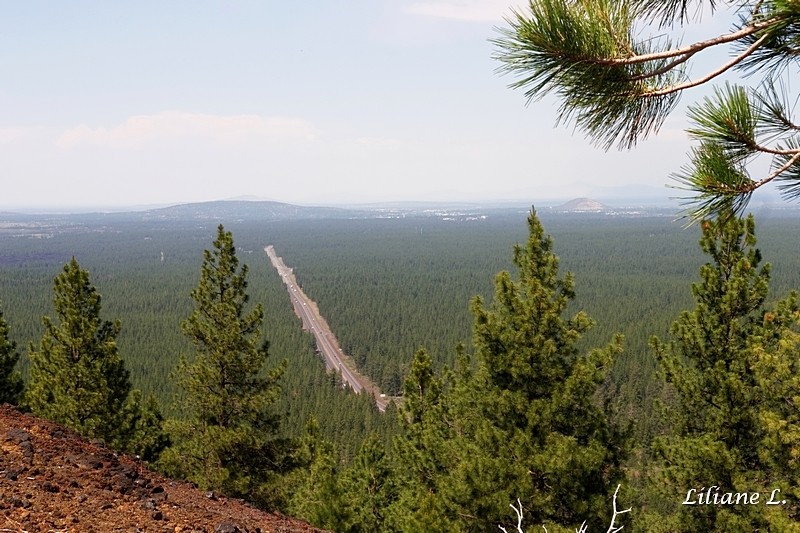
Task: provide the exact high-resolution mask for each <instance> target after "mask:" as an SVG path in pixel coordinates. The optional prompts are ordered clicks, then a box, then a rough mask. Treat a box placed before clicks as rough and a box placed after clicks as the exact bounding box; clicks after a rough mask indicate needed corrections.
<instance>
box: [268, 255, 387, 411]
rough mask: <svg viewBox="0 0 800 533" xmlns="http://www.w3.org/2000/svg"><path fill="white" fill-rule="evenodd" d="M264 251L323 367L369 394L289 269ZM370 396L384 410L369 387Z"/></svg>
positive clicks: (384, 402)
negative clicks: (279, 278)
mask: <svg viewBox="0 0 800 533" xmlns="http://www.w3.org/2000/svg"><path fill="white" fill-rule="evenodd" d="M264 251H265V252H266V253H267V256H268V257H269V260H270V261H271V262H272V266H274V267H275V269H276V270H277V271H278V274H279V275H280V276H281V279H282V280H283V283H284V284H285V285H286V289H287V290H288V291H289V297H290V298H291V301H292V305H293V306H294V310H295V313H296V314H297V316H299V317H300V320H302V322H303V328H304V329H306V330H310V331H311V332H312V333H313V334H314V338H315V339H316V340H317V348H318V349H319V352H320V353H321V354H322V357H323V359H324V360H325V366H326V367H327V369H328V370H329V371H334V372H339V373H340V374H341V376H342V380H343V381H344V382H345V383H346V384H347V385H349V386H350V388H352V389H353V390H354V391H355V392H357V393H362V392H369V391H368V390H367V387H366V384H365V380H364V378H362V377H361V376H359V375H358V373H356V372H353V371H351V370H350V369H349V368H348V367H347V365H345V364H344V362H343V360H342V359H343V357H344V353H343V352H342V350H341V349H340V348H339V347H338V342H336V341H335V339H336V337H334V335H333V332H331V330H330V329H329V328H328V327H327V325H326V324H325V323H323V322H322V321H321V319H320V318H319V317H318V316H317V313H316V311H315V310H314V309H315V306H314V303H313V302H312V301H311V299H309V297H308V296H306V294H305V293H304V292H303V290H302V289H301V288H300V287H299V286H298V285H297V280H296V279H295V277H294V274H293V273H292V269H291V268H289V267H288V266H286V264H285V263H284V262H283V259H281V258H280V257H279V256H278V255H277V254H276V253H275V248H274V247H273V246H272V245H271V244H270V245H269V246H267V247H266V248H264ZM372 389H373V391H374V392H373V396H374V397H375V404H376V405H377V406H378V409H380V410H381V411H385V410H386V406H387V405H388V404H389V401H390V400H389V399H388V398H386V397H385V396H383V395H382V394H381V393H380V391H379V390H377V388H375V387H372Z"/></svg>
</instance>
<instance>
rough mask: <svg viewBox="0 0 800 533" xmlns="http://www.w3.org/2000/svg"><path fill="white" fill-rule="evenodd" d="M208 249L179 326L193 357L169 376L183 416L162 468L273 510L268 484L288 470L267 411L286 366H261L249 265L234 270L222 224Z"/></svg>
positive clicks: (263, 355)
mask: <svg viewBox="0 0 800 533" xmlns="http://www.w3.org/2000/svg"><path fill="white" fill-rule="evenodd" d="M213 246H214V248H213V250H210V251H209V250H206V251H205V253H204V260H203V265H202V268H201V273H200V282H199V283H198V285H197V287H196V288H195V289H194V290H192V299H193V300H194V302H195V310H194V311H193V312H192V314H191V316H189V318H188V319H186V320H185V321H184V322H183V330H184V332H185V333H186V335H187V336H188V337H189V338H190V339H191V341H192V343H193V344H194V347H195V351H196V353H195V357H194V359H193V360H192V361H188V360H187V359H186V358H184V357H182V358H181V361H180V363H179V365H178V367H177V369H176V371H175V373H174V378H175V380H176V381H177V384H178V385H179V386H180V388H181V389H182V390H183V397H182V398H181V399H180V405H181V412H182V413H184V415H185V418H183V419H181V420H172V421H170V424H169V426H170V428H171V436H172V438H173V440H174V444H173V445H172V446H171V447H170V448H169V449H168V450H167V451H166V452H165V454H164V457H163V464H164V466H165V467H166V468H167V469H168V470H169V471H170V472H172V473H173V474H175V475H180V476H183V477H186V478H188V479H190V480H192V481H194V482H196V483H197V484H198V485H200V486H201V487H203V488H212V489H217V490H222V491H224V492H225V493H227V494H230V495H235V496H240V497H247V498H248V499H250V500H255V501H256V502H257V503H259V504H260V505H262V506H265V507H274V506H276V505H278V503H276V502H275V501H274V500H273V497H272V496H271V495H270V492H269V490H267V487H266V483H267V482H268V481H269V480H270V479H271V477H272V476H273V475H274V474H275V472H276V471H282V470H283V469H285V468H287V467H288V464H287V461H288V455H287V446H288V443H287V442H286V441H284V440H281V439H278V438H276V436H275V435H276V432H277V430H278V425H279V417H278V416H276V415H275V414H273V413H272V412H271V409H270V408H271V406H272V405H273V404H274V403H275V402H276V401H277V399H278V396H279V392H280V387H279V384H278V381H279V378H280V376H281V375H282V373H283V370H284V366H279V367H277V368H273V369H270V370H266V369H265V368H264V365H265V363H266V360H267V343H266V342H263V343H262V341H261V323H262V321H263V316H264V312H263V308H262V307H261V305H257V306H255V307H253V308H252V309H250V310H247V309H246V306H247V302H248V295H247V292H246V289H247V279H246V278H247V266H246V265H243V266H242V267H241V268H239V261H238V259H237V257H236V248H235V247H234V243H233V236H232V234H231V233H230V232H227V231H225V229H224V227H223V226H222V225H220V226H219V227H218V231H217V238H216V239H215V240H214V243H213Z"/></svg>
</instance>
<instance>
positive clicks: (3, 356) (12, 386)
mask: <svg viewBox="0 0 800 533" xmlns="http://www.w3.org/2000/svg"><path fill="white" fill-rule="evenodd" d="M18 360H19V352H17V343H15V342H14V341H12V340H11V339H10V338H9V327H8V322H6V320H5V318H4V317H3V310H2V309H0V403H10V404H16V403H17V402H18V401H19V398H20V394H22V377H21V376H20V375H19V372H17V371H16V370H14V367H15V366H16V364H17V361H18Z"/></svg>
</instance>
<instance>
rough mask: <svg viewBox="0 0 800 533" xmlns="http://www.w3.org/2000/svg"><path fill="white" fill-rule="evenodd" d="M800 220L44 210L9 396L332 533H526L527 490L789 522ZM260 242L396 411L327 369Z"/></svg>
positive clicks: (15, 240)
mask: <svg viewBox="0 0 800 533" xmlns="http://www.w3.org/2000/svg"><path fill="white" fill-rule="evenodd" d="M795 217H796V215H795V214H794V213H793V212H792V211H776V212H771V213H767V214H766V215H763V216H759V218H758V219H754V218H752V217H750V218H738V217H732V218H730V219H719V220H716V221H709V222H703V223H702V224H695V225H692V226H689V227H686V226H685V224H683V223H682V222H681V221H675V220H674V217H671V216H665V213H655V214H651V215H645V214H641V213H639V214H635V215H634V214H625V215H619V216H612V215H607V214H596V213H556V212H553V211H551V210H549V209H547V208H544V209H539V210H537V211H530V212H529V211H526V210H524V209H510V208H509V209H494V210H486V211H485V215H483V216H477V217H473V216H470V217H465V216H460V217H451V216H442V215H441V214H439V215H435V214H430V213H416V214H409V215H407V216H404V217H395V218H379V217H375V216H360V217H354V216H341V217H335V216H328V215H325V216H323V217H322V218H308V219H297V218H295V219H291V218H289V219H280V220H268V219H261V220H259V219H258V218H257V217H255V218H253V219H242V218H240V219H230V220H228V219H219V220H206V219H202V218H196V217H190V216H186V217H185V218H180V217H179V218H176V219H171V220H169V221H167V222H165V221H161V220H149V219H147V218H146V217H144V218H142V217H135V216H131V215H118V216H113V215H72V216H70V217H62V218H60V219H49V220H45V219H41V220H40V219H37V218H36V217H30V219H28V220H17V221H16V222H15V223H13V224H6V225H4V229H3V231H2V232H1V233H0V244H1V245H0V302H2V303H1V304H0V305H1V307H0V310H1V311H2V315H0V370H2V372H3V383H2V387H0V393H2V394H3V399H4V401H8V402H11V403H14V404H16V405H19V406H20V407H21V408H23V409H28V410H31V411H32V412H33V413H34V414H38V415H39V416H43V417H45V418H50V419H53V420H56V421H59V422H61V423H64V424H66V425H68V426H70V427H73V428H74V429H76V431H78V432H80V433H81V434H83V435H85V436H87V437H88V438H98V439H100V440H103V441H105V442H106V443H107V444H108V445H110V446H114V447H116V448H118V449H120V450H122V451H126V452H128V453H135V454H138V455H140V456H141V457H143V458H144V459H145V460H147V461H148V462H150V463H151V464H152V465H154V466H155V467H156V468H159V469H161V470H163V471H165V472H167V473H169V474H170V475H173V476H175V477H179V478H183V479H189V480H192V481H194V482H195V483H197V484H198V486H200V487H203V488H207V489H213V490H219V491H222V492H225V493H228V494H231V495H235V496H237V497H241V498H244V499H246V500H249V501H251V502H253V503H254V504H256V505H258V506H260V507H263V508H266V509H275V510H280V511H282V512H284V513H287V514H291V515H293V516H297V517H300V518H304V519H306V520H308V521H309V522H311V523H313V524H315V525H318V526H320V527H323V528H327V529H330V530H334V531H491V530H498V529H497V528H499V527H503V528H506V529H507V530H512V529H514V528H517V516H516V515H515V511H514V510H513V509H512V507H510V505H511V504H513V505H514V506H515V508H516V506H517V505H519V506H520V507H519V508H520V509H521V510H522V515H523V517H524V525H522V524H521V525H520V526H519V527H520V528H527V529H522V530H530V531H534V530H536V529H537V528H540V527H541V526H542V525H544V526H545V527H547V530H548V531H562V530H563V531H572V530H574V529H575V528H578V527H580V525H581V524H582V523H584V521H586V523H589V524H594V525H596V526H595V527H599V525H600V524H607V523H608V522H609V519H610V517H611V516H612V504H613V505H614V506H616V507H614V509H616V508H617V507H618V508H619V510H623V507H624V508H625V509H627V508H630V509H631V511H630V512H628V513H627V514H619V515H617V514H615V515H614V517H615V519H616V520H617V521H618V522H619V523H624V524H625V525H626V530H632V531H701V530H709V531H711V530H717V531H723V530H725V531H752V530H755V529H757V528H762V529H761V530H769V531H792V530H794V529H793V528H796V527H797V519H798V518H800V516H798V514H800V503H798V498H799V497H800V493H798V489H797V486H798V485H797V482H796V481H797V479H798V477H797V476H798V469H797V468H798V466H797V465H798V461H797V457H798V449H800V448H798V446H799V445H800V444H799V443H798V437H797V428H798V427H800V426H798V424H799V423H800V421H798V418H797V411H796V401H797V398H798V397H800V381H798V378H797V375H798V373H797V370H798V365H800V362H798V359H797V357H796V354H797V349H798V343H800V338H798V332H797V321H798V316H800V315H798V312H799V311H798V304H797V302H796V299H795V296H794V293H793V292H792V290H793V289H794V288H796V287H798V286H800V258H798V256H797V254H796V253H794V250H796V249H797V246H798V244H800V243H798V242H797V240H798V237H797V233H796V231H795V227H796V218H795ZM268 244H272V245H274V247H275V249H276V251H277V252H278V253H279V254H280V255H281V256H282V257H283V259H284V261H285V262H286V264H287V265H290V266H291V267H292V268H293V271H294V274H295V276H296V279H297V281H298V283H299V284H300V285H301V286H302V288H303V290H304V291H305V292H306V294H307V295H308V296H309V297H310V298H311V299H313V300H314V301H315V302H316V303H317V305H318V307H319V311H320V314H321V315H322V316H324V317H325V318H326V320H327V322H328V323H329V325H330V327H331V330H332V331H333V332H334V333H335V335H336V336H337V338H338V340H339V343H340V344H341V346H342V348H343V350H344V351H345V352H346V353H347V354H348V355H350V356H351V357H352V359H353V361H354V362H355V365H356V366H357V369H358V370H359V371H360V372H361V373H363V374H364V375H366V376H367V377H369V378H371V379H372V380H373V381H374V382H375V383H376V385H377V386H378V387H379V388H380V389H381V391H383V392H384V393H385V394H387V395H388V396H390V397H392V398H394V400H393V402H392V403H391V404H390V405H389V407H388V408H387V409H386V411H385V412H381V411H379V410H378V409H377V408H376V406H375V403H374V399H373V398H370V397H369V396H368V395H366V394H355V393H353V392H352V391H351V390H350V389H349V388H347V387H344V386H343V385H342V382H341V380H340V378H339V377H338V375H337V374H336V373H326V371H325V365H324V363H323V361H322V358H321V357H320V356H319V355H318V354H317V353H316V351H315V342H314V338H313V336H312V335H311V333H310V332H307V331H303V330H302V328H301V322H300V320H299V319H298V317H297V316H296V315H295V314H294V312H293V308H292V305H291V303H290V300H289V296H288V294H287V292H286V288H285V286H284V285H283V283H282V282H281V279H280V277H279V276H278V274H277V272H276V271H275V269H274V268H272V266H271V265H270V262H269V260H268V258H267V256H266V254H265V253H264V248H265V246H266V245H268ZM43 317H44V318H43ZM75 346H77V348H75ZM20 378H21V380H20ZM82 380H83V381H82ZM82 382H86V383H93V384H95V385H96V387H97V388H96V390H95V389H93V388H92V387H93V386H89V385H80V383H82ZM23 383H24V387H22V384H23ZM214 384H216V385H214ZM209 391H210V392H209ZM104 395H105V396H104ZM711 486H713V487H712V488H709V487H711ZM617 487H619V489H618V491H617V492H616V493H615V489H617ZM692 489H693V490H694V492H692ZM776 490H777V491H778V492H777V493H776V492H775V491H776ZM742 493H747V494H752V493H757V494H760V495H761V496H760V498H761V499H762V500H763V501H762V503H761V504H758V505H745V504H741V502H740V504H738V505H700V504H697V505H688V504H684V503H683V502H684V501H696V500H698V498H699V499H701V500H702V498H710V499H712V500H713V499H714V498H717V501H721V500H720V499H721V498H725V497H727V498H731V497H734V495H735V494H742ZM726 494H727V496H726ZM776 494H778V495H780V500H781V501H784V500H785V501H786V503H784V504H781V505H766V504H765V503H764V502H766V501H767V500H768V499H769V497H770V495H773V496H774V495H776ZM612 498H613V502H612ZM517 502H519V503H517ZM722 524H724V525H722ZM618 525H619V524H618ZM564 528H566V529H564Z"/></svg>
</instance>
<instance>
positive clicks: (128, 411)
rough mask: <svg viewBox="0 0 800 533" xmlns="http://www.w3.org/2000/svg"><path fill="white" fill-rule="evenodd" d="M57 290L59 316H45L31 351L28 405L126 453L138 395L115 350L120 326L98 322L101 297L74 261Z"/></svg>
mask: <svg viewBox="0 0 800 533" xmlns="http://www.w3.org/2000/svg"><path fill="white" fill-rule="evenodd" d="M54 292H55V298H54V301H53V303H54V307H55V312H56V317H57V318H56V320H55V321H53V320H51V319H50V318H49V317H44V318H43V322H44V327H45V331H44V334H43V335H42V339H41V342H40V343H39V347H38V349H37V348H35V347H34V345H33V344H31V345H30V348H29V352H30V361H31V375H30V383H29V387H28V391H27V395H26V401H27V404H28V405H29V406H30V408H31V410H32V411H33V413H34V414H35V415H37V416H41V417H43V418H48V419H50V420H53V421H55V422H59V423H61V424H64V425H66V426H68V427H71V428H72V429H74V430H76V431H77V432H78V433H80V434H81V435H83V436H85V437H90V438H97V439H101V440H103V441H104V442H106V443H107V444H109V445H111V446H114V447H117V448H119V449H126V450H127V449H128V447H129V445H131V439H132V438H133V434H134V432H135V431H136V429H135V427H136V423H137V416H138V410H139V409H138V407H139V406H138V398H139V397H138V394H137V395H133V396H132V397H131V398H129V395H130V392H131V383H130V379H129V375H128V371H127V370H126V369H125V364H124V362H123V360H122V358H121V357H120V355H119V351H118V350H117V335H119V331H120V322H119V321H118V320H117V321H114V322H110V321H108V320H102V319H101V318H100V295H99V294H98V293H97V290H96V289H95V287H94V286H93V285H92V284H91V283H90V282H89V273H88V272H87V271H86V270H83V269H81V267H80V265H79V264H78V262H77V261H76V260H75V258H74V257H73V258H72V260H70V262H69V263H67V264H66V265H64V268H63V270H62V272H61V274H59V275H58V276H57V277H56V278H55V281H54ZM129 399H130V400H132V401H129Z"/></svg>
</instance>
